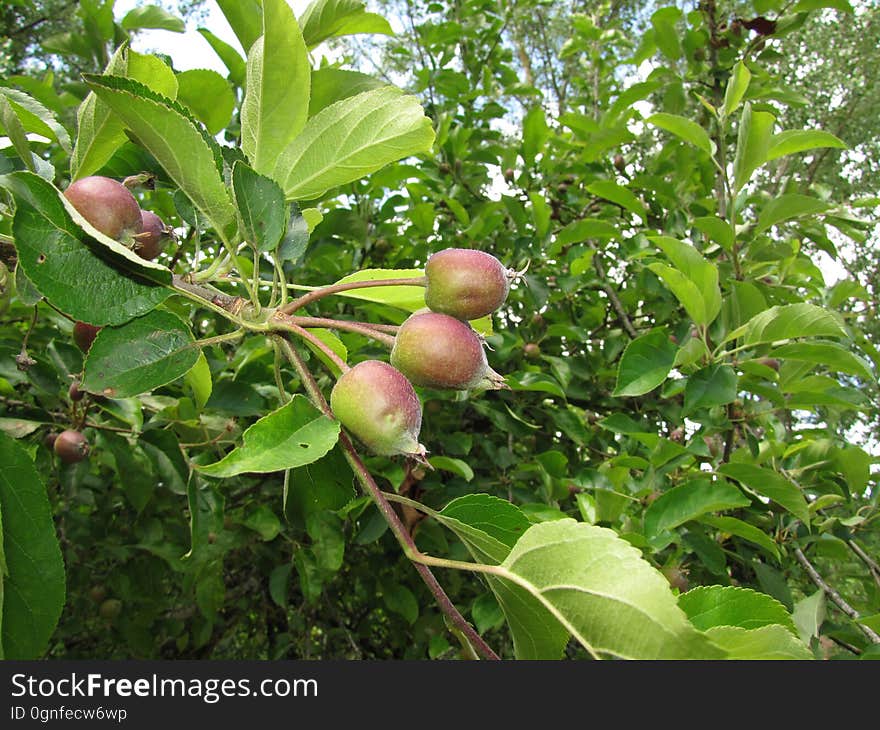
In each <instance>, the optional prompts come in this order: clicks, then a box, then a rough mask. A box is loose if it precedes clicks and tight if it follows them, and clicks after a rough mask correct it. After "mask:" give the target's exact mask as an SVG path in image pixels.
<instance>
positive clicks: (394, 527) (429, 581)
mask: <svg viewBox="0 0 880 730" xmlns="http://www.w3.org/2000/svg"><path fill="white" fill-rule="evenodd" d="M279 339H280V341H281V348H282V350H283V351H284V354H285V356H286V357H287V358H288V360H290V362H291V364H292V365H293V367H294V369H295V370H296V372H297V374H298V375H299V377H300V379H301V380H302V382H303V386H304V387H305V389H306V391H307V392H308V394H309V397H310V399H311V400H312V402H313V403H314V404H315V406H316V407H317V408H319V409H320V410H321V411H322V412H323V413H324V414H325V415H328V416H330V417H332V416H333V413H332V411H331V410H330V405H329V404H328V403H327V399H326V398H324V394H323V393H322V392H321V389H320V387H318V383H317V382H316V381H315V378H314V376H313V375H312V373H311V372H310V371H309V369H308V368H307V367H306V364H305V363H304V362H303V360H302V358H301V357H300V355H299V353H298V352H297V351H296V349H295V348H294V347H293V345H292V344H291V343H290V342H289V341H288V340H287V339H286V338H284V337H280V338H279ZM339 443H340V445H341V446H342V450H343V452H344V453H345V458H346V459H347V460H348V463H349V464H350V465H351V468H352V470H353V471H354V473H355V476H356V477H357V479H358V481H359V482H360V483H361V486H362V487H363V489H364V491H365V492H367V494H369V495H370V497H371V498H372V499H373V501H374V502H375V504H376V507H377V508H378V509H379V512H380V513H381V514H382V517H384V518H385V521H386V522H387V523H388V526H389V527H390V528H391V531H392V532H393V533H394V536H395V537H396V538H397V541H398V543H400V546H401V547H402V548H403V550H404V553H406V554H407V556H409V555H412V554H415V555H417V554H419V550H418V548H417V547H416V544H415V542H414V541H413V539H412V537H411V536H410V534H409V532H407V530H406V527H404V525H403V523H402V522H401V521H400V518H399V517H398V516H397V513H396V512H395V511H394V508H393V507H392V506H391V504H390V503H389V502H388V500H387V499H385V496H384V495H383V494H382V490H381V489H379V486H378V485H377V484H376V482H375V480H374V479H373V476H372V475H371V474H370V472H369V470H368V469H367V467H366V466H365V465H364V462H363V461H362V460H361V458H360V456H359V455H358V453H357V450H356V449H355V447H354V445H353V444H352V443H351V440H350V439H349V438H348V436H346V435H345V433H342V434H341V435H340V437H339ZM413 567H415V569H416V570H417V571H418V573H419V575H420V576H421V577H422V580H423V581H424V582H425V585H427V586H428V590H429V591H431V594H432V595H433V596H434V599H435V600H436V601H437V604H438V605H439V606H440V610H441V611H443V613H444V614H446V616H448V617H449V620H450V621H452V623H453V625H454V626H455V627H456V628H458V629H459V630H460V631H461V632H462V633H463V634H464V635H465V636H466V637H467V639H468V641H469V642H470V643H471V644H472V645H473V647H474V648H475V649H476V650H477V652H479V654H480V655H481V656H483V657H484V658H485V659H496V660H497V659H500V657H499V656H498V655H497V654H496V653H495V652H494V651H493V650H492V648H491V647H490V646H489V645H488V644H487V643H486V642H485V641H484V640H483V637H482V636H480V635H479V634H478V633H477V631H476V630H475V629H474V627H473V626H471V625H470V624H469V623H468V622H467V620H466V619H465V618H464V616H462V615H461V613H460V612H459V610H458V609H457V608H456V607H455V604H454V603H452V601H451V600H450V598H449V596H447V595H446V591H444V590H443V587H442V586H441V585H440V584H439V583H438V582H437V579H436V578H435V577H434V574H433V573H432V572H431V570H430V568H428V566H426V565H422V564H421V563H415V562H414V563H413Z"/></svg>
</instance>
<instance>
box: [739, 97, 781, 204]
mask: <svg viewBox="0 0 880 730" xmlns="http://www.w3.org/2000/svg"><path fill="white" fill-rule="evenodd" d="M775 123H776V117H774V116H773V115H772V114H771V113H770V112H759V111H753V110H752V105H751V104H750V103H747V104H746V105H745V108H744V109H743V113H742V117H741V119H740V123H739V136H738V137H737V142H736V157H735V158H734V160H733V178H734V181H733V185H734V192H735V193H738V192H739V191H740V190H742V188H743V186H744V185H745V184H746V183H747V182H748V181H749V179H750V178H751V176H752V173H753V172H754V171H755V170H757V169H758V168H759V167H760V166H761V165H763V164H764V163H765V162H767V154H768V151H769V149H770V136H771V135H772V133H773V125H774V124H775Z"/></svg>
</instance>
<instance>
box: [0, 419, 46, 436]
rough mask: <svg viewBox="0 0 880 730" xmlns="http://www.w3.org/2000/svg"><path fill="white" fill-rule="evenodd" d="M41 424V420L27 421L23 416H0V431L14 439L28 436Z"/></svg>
mask: <svg viewBox="0 0 880 730" xmlns="http://www.w3.org/2000/svg"><path fill="white" fill-rule="evenodd" d="M42 426H43V422H42V421H28V420H26V419H23V418H0V431H3V432H4V433H6V434H7V435H9V436H11V437H12V438H14V439H20V438H24V437H25V436H29V435H30V434H32V433H33V432H34V431H36V430H37V429H38V428H40V427H42Z"/></svg>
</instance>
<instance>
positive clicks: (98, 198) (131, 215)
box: [64, 175, 143, 244]
mask: <svg viewBox="0 0 880 730" xmlns="http://www.w3.org/2000/svg"><path fill="white" fill-rule="evenodd" d="M64 197H65V198H67V199H68V200H69V201H70V203H71V205H73V207H74V208H76V209H77V211H78V212H79V214H80V215H81V216H82V217H83V218H85V219H86V220H87V221H88V222H89V223H91V224H92V226H94V227H95V228H97V229H98V230H99V231H100V232H101V233H103V234H104V235H105V236H107V237H109V238H112V239H113V240H115V241H120V242H122V243H127V244H131V243H133V242H134V238H133V236H134V235H135V234H137V233H140V232H141V229H142V226H143V219H142V218H141V207H140V206H139V205H138V202H137V200H135V197H134V195H132V194H131V191H130V190H129V189H128V188H127V187H125V185H123V184H122V183H120V182H116V180H111V179H110V178H109V177H101V176H100V175H93V176H92V177H84V178H82V179H81V180H77V181H76V182H74V183H73V184H72V185H71V186H70V187H69V188H67V190H65V191H64Z"/></svg>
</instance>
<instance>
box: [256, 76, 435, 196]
mask: <svg viewBox="0 0 880 730" xmlns="http://www.w3.org/2000/svg"><path fill="white" fill-rule="evenodd" d="M433 143H434V130H433V129H432V128H431V120H430V119H428V118H427V117H426V116H425V115H424V113H423V112H422V107H421V105H420V104H419V101H418V99H417V98H416V97H414V96H407V95H404V94H403V92H402V91H400V90H399V89H396V88H394V87H392V86H388V87H384V88H381V89H374V90H372V91H366V92H364V93H362V94H357V95H355V96H351V97H349V98H347V99H343V100H342V101H337V102H336V103H334V104H331V105H330V106H328V107H326V108H325V109H322V110H321V111H320V112H318V113H317V114H316V115H315V116H314V117H312V118H311V119H309V120H308V122H307V123H306V126H305V128H304V129H303V131H302V133H301V134H300V135H299V136H298V137H297V138H296V139H295V140H294V141H293V142H292V143H291V145H290V146H289V147H287V149H285V150H284V151H283V152H282V153H281V155H280V156H279V158H278V160H277V164H276V166H275V173H274V175H273V176H272V177H274V178H275V179H276V180H278V181H279V182H281V184H282V187H283V188H284V191H285V194H286V196H287V198H288V200H311V199H313V198H317V197H319V196H321V195H323V194H324V193H325V192H327V191H328V190H330V189H331V188H334V187H337V186H339V185H343V184H345V183H349V182H352V181H354V180H357V179H358V178H361V177H363V176H365V175H368V174H369V173H371V172H375V171H376V170H378V169H380V168H382V167H384V166H385V165H387V164H389V163H391V162H395V161H396V160H400V159H402V158H404V157H408V156H410V155H415V154H418V153H419V152H428V151H430V149H431V146H432V145H433ZM328 150H332V152H333V154H330V155H328V154H327V151H328Z"/></svg>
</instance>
